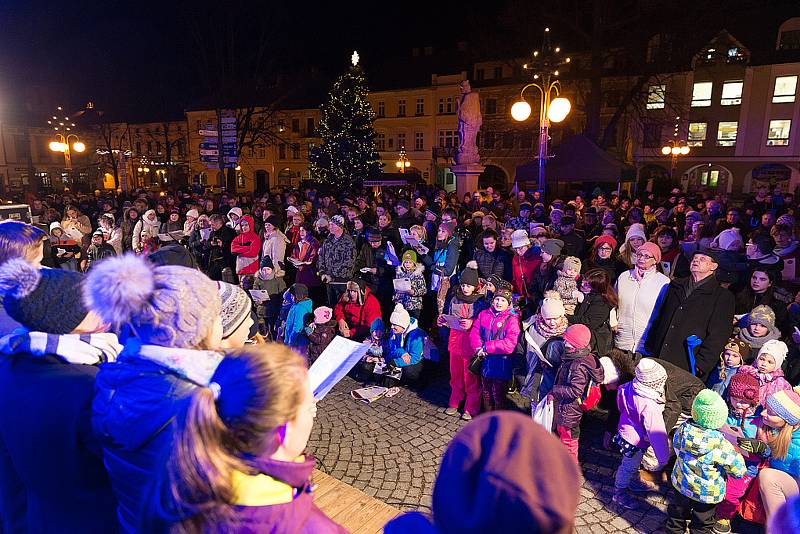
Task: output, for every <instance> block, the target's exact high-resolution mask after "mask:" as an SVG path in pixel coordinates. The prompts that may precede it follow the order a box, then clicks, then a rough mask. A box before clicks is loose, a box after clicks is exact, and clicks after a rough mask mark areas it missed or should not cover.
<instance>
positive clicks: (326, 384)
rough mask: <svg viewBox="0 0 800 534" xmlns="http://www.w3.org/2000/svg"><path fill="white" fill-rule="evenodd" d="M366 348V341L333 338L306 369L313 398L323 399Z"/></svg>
mask: <svg viewBox="0 0 800 534" xmlns="http://www.w3.org/2000/svg"><path fill="white" fill-rule="evenodd" d="M368 350H369V345H368V344H366V343H357V342H355V341H351V340H349V339H347V338H344V337H342V336H336V337H335V338H333V340H331V342H330V344H329V345H328V347H327V348H326V349H325V350H324V351H322V354H320V355H319V358H317V361H315V362H314V364H313V365H312V366H311V368H310V369H309V370H308V380H309V382H310V383H311V390H312V391H313V392H314V398H315V399H316V400H318V401H320V400H322V399H324V398H325V395H327V394H328V392H329V391H330V390H331V389H332V388H333V386H335V385H336V384H337V383H338V382H339V381H340V380H341V379H342V378H344V376H345V375H346V374H347V373H349V372H350V369H352V368H353V367H354V366H355V364H356V363H358V362H359V361H360V360H361V358H363V357H364V355H365V354H366V353H367V351H368Z"/></svg>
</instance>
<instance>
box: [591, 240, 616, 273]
mask: <svg viewBox="0 0 800 534" xmlns="http://www.w3.org/2000/svg"><path fill="white" fill-rule="evenodd" d="M616 248H617V240H616V239H614V238H613V237H612V236H610V235H601V236H599V237H598V238H597V239H595V240H594V244H593V245H592V250H591V252H590V253H589V259H588V260H586V261H585V262H583V269H584V270H585V271H586V272H588V271H591V270H593V269H603V270H604V271H606V272H607V273H608V278H609V280H611V282H612V283H613V282H615V281H616V279H617V271H616V269H615V263H614V258H613V255H614V250H615V249H616Z"/></svg>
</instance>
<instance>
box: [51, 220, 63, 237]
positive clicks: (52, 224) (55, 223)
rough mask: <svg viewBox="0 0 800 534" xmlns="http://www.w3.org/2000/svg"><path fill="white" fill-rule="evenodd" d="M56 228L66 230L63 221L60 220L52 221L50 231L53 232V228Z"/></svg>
mask: <svg viewBox="0 0 800 534" xmlns="http://www.w3.org/2000/svg"><path fill="white" fill-rule="evenodd" d="M56 228H58V229H59V230H61V231H64V229H63V228H62V227H61V223H60V222H58V221H53V222H51V223H50V233H51V234H52V233H53V230H55V229H56Z"/></svg>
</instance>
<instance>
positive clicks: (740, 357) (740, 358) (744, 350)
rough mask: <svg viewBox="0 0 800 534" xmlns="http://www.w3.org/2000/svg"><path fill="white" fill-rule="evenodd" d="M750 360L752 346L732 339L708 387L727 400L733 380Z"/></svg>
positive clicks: (721, 355)
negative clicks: (729, 385)
mask: <svg viewBox="0 0 800 534" xmlns="http://www.w3.org/2000/svg"><path fill="white" fill-rule="evenodd" d="M748 358H750V344H749V343H747V342H746V341H742V340H741V339H736V338H733V337H732V338H730V339H729V340H728V342H727V343H726V344H725V348H724V349H723V351H722V354H720V356H719V365H718V366H717V367H716V369H714V370H713V371H712V372H711V375H710V376H709V377H708V381H706V385H707V386H708V387H709V388H710V389H713V390H714V391H716V392H717V393H719V396H720V397H722V398H723V399H727V398H728V393H727V392H728V384H730V382H731V378H733V376H734V375H735V374H736V373H737V372H738V371H739V369H740V368H741V367H742V365H744V362H745V361H747V359H748Z"/></svg>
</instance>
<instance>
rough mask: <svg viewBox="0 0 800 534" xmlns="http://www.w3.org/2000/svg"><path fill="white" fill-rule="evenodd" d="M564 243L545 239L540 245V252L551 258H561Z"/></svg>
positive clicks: (558, 240)
mask: <svg viewBox="0 0 800 534" xmlns="http://www.w3.org/2000/svg"><path fill="white" fill-rule="evenodd" d="M563 248H564V242H563V241H561V240H560V239H547V240H545V242H544V243H542V252H547V253H548V254H550V255H551V256H561V250H562V249H563Z"/></svg>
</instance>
